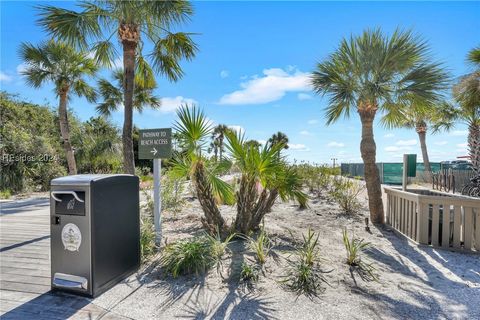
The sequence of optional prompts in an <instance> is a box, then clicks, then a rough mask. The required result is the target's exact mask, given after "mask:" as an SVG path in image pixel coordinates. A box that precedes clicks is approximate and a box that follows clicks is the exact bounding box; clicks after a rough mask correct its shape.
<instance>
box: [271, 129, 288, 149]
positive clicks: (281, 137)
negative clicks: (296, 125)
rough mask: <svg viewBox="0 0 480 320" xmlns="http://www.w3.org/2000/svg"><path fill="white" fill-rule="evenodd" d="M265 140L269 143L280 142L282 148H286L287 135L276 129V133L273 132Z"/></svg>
mask: <svg viewBox="0 0 480 320" xmlns="http://www.w3.org/2000/svg"><path fill="white" fill-rule="evenodd" d="M267 142H268V143H269V144H271V145H274V144H278V143H281V144H283V149H288V137H287V135H286V134H285V133H283V132H280V131H278V132H277V133H274V134H273V135H272V137H271V138H270V139H268V141H267Z"/></svg>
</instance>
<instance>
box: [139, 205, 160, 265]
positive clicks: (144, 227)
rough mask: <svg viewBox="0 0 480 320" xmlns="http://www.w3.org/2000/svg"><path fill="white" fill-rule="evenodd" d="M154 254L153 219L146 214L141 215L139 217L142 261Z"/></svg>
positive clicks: (155, 250) (155, 247) (155, 248)
mask: <svg viewBox="0 0 480 320" xmlns="http://www.w3.org/2000/svg"><path fill="white" fill-rule="evenodd" d="M156 252H157V246H156V244H155V226H154V225H153V218H152V217H151V216H149V215H148V214H142V215H141V216H140V254H141V257H142V261H146V260H148V258H149V257H151V256H152V255H153V254H155V253H156Z"/></svg>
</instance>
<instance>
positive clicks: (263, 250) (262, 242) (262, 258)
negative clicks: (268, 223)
mask: <svg viewBox="0 0 480 320" xmlns="http://www.w3.org/2000/svg"><path fill="white" fill-rule="evenodd" d="M247 241H248V246H249V248H250V250H252V251H253V253H254V254H255V258H256V259H257V261H258V263H259V264H260V265H264V264H265V262H267V257H268V254H269V253H270V250H271V248H272V244H271V241H270V238H269V237H268V234H267V232H266V231H265V229H264V228H263V227H262V228H261V229H260V232H259V233H258V235H257V237H256V238H252V237H247Z"/></svg>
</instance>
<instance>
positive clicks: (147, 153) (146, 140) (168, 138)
mask: <svg viewBox="0 0 480 320" xmlns="http://www.w3.org/2000/svg"><path fill="white" fill-rule="evenodd" d="M139 133H140V135H139V141H138V158H139V159H168V158H171V157H172V129H171V128H163V129H144V130H139Z"/></svg>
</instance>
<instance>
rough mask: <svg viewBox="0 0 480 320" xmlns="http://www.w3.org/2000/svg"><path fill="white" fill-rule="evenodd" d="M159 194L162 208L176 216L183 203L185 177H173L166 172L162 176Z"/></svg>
mask: <svg viewBox="0 0 480 320" xmlns="http://www.w3.org/2000/svg"><path fill="white" fill-rule="evenodd" d="M161 183H162V186H161V191H160V192H161V195H162V210H164V211H167V212H169V213H171V214H172V215H173V217H176V215H177V214H178V213H179V212H180V211H181V210H182V207H183V206H184V204H185V199H184V198H183V193H184V191H185V179H182V178H180V179H175V178H173V177H172V175H171V174H170V173H169V172H167V173H166V174H165V175H164V176H163V177H162V182H161Z"/></svg>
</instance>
